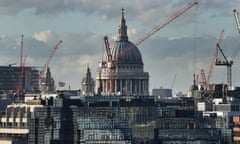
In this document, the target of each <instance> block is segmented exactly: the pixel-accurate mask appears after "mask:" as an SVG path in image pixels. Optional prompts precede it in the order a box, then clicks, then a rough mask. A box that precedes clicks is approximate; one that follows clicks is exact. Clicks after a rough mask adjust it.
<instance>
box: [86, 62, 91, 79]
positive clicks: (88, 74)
mask: <svg viewBox="0 0 240 144" xmlns="http://www.w3.org/2000/svg"><path fill="white" fill-rule="evenodd" d="M86 77H87V78H91V71H90V68H89V64H88V65H87V73H86Z"/></svg>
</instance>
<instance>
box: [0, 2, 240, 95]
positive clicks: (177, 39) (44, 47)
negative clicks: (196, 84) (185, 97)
mask: <svg viewBox="0 0 240 144" xmlns="http://www.w3.org/2000/svg"><path fill="white" fill-rule="evenodd" d="M188 2H192V1H189V0H187V1H184V2H183V1H180V0H171V1H157V0H151V1H144V0H142V1H121V2H113V1H108V0H100V1H97V2H96V1H94V0H89V1H84V0H82V1H81V0H79V1H75V0H62V1H58V2H57V1H51V2H49V1H45V0H41V1H40V0H31V1H30V0H25V1H21V2H20V1H16V0H12V1H7V0H3V1H1V2H0V3H1V6H0V17H1V19H2V22H1V23H0V26H1V28H0V33H1V41H0V65H8V64H11V63H16V64H17V65H19V59H20V44H21V42H20V41H21V35H22V34H23V35H24V41H23V42H24V44H23V53H24V54H23V55H24V56H25V55H26V62H25V65H27V66H28V65H30V66H43V65H44V64H45V63H46V61H47V58H48V57H49V55H50V53H51V52H52V50H53V48H54V46H55V45H56V44H57V42H58V41H59V40H62V41H63V43H62V44H61V45H60V46H59V49H58V50H57V51H56V54H55V55H54V56H53V58H52V61H51V62H50V65H49V66H50V69H51V72H52V75H53V78H54V79H55V82H56V84H57V82H58V81H64V82H65V83H66V85H67V87H68V85H70V86H71V88H72V89H79V88H80V85H81V80H82V78H83V77H84V76H85V73H86V71H87V65H89V67H90V69H91V72H92V77H93V78H94V79H95V74H96V69H97V65H98V62H99V61H100V60H101V58H102V54H103V51H104V43H103V36H104V35H108V36H109V37H110V38H111V39H110V44H113V43H114V37H115V36H116V34H117V29H118V25H119V22H120V16H121V15H120V14H121V8H124V9H125V16H126V22H127V26H128V36H129V40H130V41H132V42H135V41H136V40H137V39H139V38H141V37H142V36H144V35H145V34H146V33H147V32H148V31H150V30H151V29H152V28H153V27H155V26H156V25H159V24H161V23H163V22H164V21H165V20H166V19H167V18H168V17H170V16H171V15H172V14H173V13H174V12H176V11H177V10H179V9H181V8H182V7H184V6H185V5H186V4H187V3H188ZM197 2H198V3H199V4H198V6H196V7H194V8H192V9H190V10H189V11H188V12H186V13H185V14H183V15H182V16H180V17H179V18H177V19H176V20H174V21H173V22H172V23H171V24H169V25H167V26H166V27H164V28H163V29H162V30H160V31H159V32H157V33H156V34H155V35H153V36H152V37H151V38H149V39H147V40H146V41H145V42H143V44H141V45H139V46H138V48H139V49H140V51H141V53H142V57H143V62H144V71H146V72H149V75H150V81H149V82H150V91H151V89H152V88H158V87H161V86H162V87H164V88H173V90H174V91H175V92H178V91H183V92H186V90H188V89H189V87H190V85H191V84H192V80H193V77H192V75H193V73H197V74H200V69H201V68H203V69H204V70H205V73H206V75H207V74H208V69H209V65H210V63H211V60H212V57H213V51H214V49H215V44H216V41H217V37H218V35H219V34H220V32H221V30H222V29H224V30H225V33H224V36H223V41H222V45H221V46H222V48H223V51H224V52H226V55H227V56H231V54H232V53H233V52H234V50H235V48H237V47H239V43H238V39H239V34H238V32H237V28H236V24H235V20H234V16H233V12H232V10H233V9H237V10H240V3H238V2H237V0H233V1H215V0H214V1H207V0H198V1H197ZM239 62H240V57H239V55H237V56H236V57H235V59H234V64H233V70H232V71H233V85H235V86H239V85H240V78H238V77H237V74H238V73H239V72H240V68H239V67H238V66H237V65H238V63H239ZM226 81H227V80H226V68H225V67H222V68H219V67H216V66H215V68H214V70H213V74H212V79H211V82H216V83H226Z"/></svg>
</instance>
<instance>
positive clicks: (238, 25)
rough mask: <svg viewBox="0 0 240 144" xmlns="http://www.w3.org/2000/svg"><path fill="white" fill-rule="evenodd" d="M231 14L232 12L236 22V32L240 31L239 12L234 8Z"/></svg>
mask: <svg viewBox="0 0 240 144" xmlns="http://www.w3.org/2000/svg"><path fill="white" fill-rule="evenodd" d="M233 14H234V17H235V21H236V24H237V29H238V33H240V23H239V13H238V11H237V10H236V9H234V10H233Z"/></svg>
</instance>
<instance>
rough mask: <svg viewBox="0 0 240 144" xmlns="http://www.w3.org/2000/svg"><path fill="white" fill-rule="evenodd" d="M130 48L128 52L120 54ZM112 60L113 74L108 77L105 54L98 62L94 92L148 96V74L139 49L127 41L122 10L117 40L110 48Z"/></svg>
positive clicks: (108, 70) (108, 71)
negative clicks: (111, 84) (111, 85)
mask: <svg viewBox="0 0 240 144" xmlns="http://www.w3.org/2000/svg"><path fill="white" fill-rule="evenodd" d="M129 47H131V49H130V50H129V51H127V52H126V53H124V55H122V56H119V55H121V54H122V51H125V50H126V49H128V48H129ZM110 51H111V54H112V59H114V60H116V61H114V67H115V70H114V73H113V76H111V75H110V73H111V72H110V69H109V68H108V66H107V64H106V65H104V64H103V62H104V61H107V54H106V52H105V54H104V57H103V61H102V62H100V64H99V68H98V70H97V74H96V88H97V89H96V90H98V92H99V90H100V92H101V94H106V95H108V94H121V95H138V96H141V95H148V94H149V90H148V89H149V74H148V72H144V64H143V60H142V55H141V52H140V51H139V49H138V48H137V47H136V46H135V45H134V44H133V43H132V42H130V41H129V40H128V35H127V25H126V20H125V17H124V10H122V15H121V18H120V25H119V28H118V35H117V40H116V41H115V43H114V45H113V46H112V47H110ZM111 77H113V82H112V83H113V84H114V90H113V91H110V85H109V84H110V83H111V82H110V81H112V79H111Z"/></svg>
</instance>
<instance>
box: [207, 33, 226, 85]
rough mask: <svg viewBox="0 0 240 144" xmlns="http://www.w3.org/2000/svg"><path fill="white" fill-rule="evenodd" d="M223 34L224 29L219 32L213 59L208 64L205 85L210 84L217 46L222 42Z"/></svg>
mask: <svg viewBox="0 0 240 144" xmlns="http://www.w3.org/2000/svg"><path fill="white" fill-rule="evenodd" d="M223 33H224V29H222V31H221V33H220V35H219V37H218V39H217V43H216V47H215V49H214V54H213V59H212V62H211V64H210V68H209V72H208V78H207V84H209V83H210V79H211V76H212V72H213V68H214V65H215V63H216V59H217V57H218V45H219V44H220V43H221V42H222V36H223Z"/></svg>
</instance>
